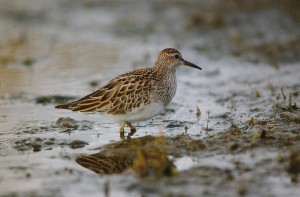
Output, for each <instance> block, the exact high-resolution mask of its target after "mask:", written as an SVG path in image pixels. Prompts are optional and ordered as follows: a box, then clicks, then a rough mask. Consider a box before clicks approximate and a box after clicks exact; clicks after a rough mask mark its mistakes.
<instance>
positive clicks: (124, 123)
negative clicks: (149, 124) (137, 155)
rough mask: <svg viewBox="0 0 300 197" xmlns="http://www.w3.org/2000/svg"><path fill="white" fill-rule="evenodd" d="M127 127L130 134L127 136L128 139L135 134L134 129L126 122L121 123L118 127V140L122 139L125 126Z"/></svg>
mask: <svg viewBox="0 0 300 197" xmlns="http://www.w3.org/2000/svg"><path fill="white" fill-rule="evenodd" d="M126 125H127V126H128V127H129V128H130V131H131V132H130V133H129V134H128V138H130V136H132V135H133V134H134V133H135V132H136V128H135V127H134V126H133V125H132V124H131V123H130V122H128V121H124V122H122V123H121V126H120V138H121V139H124V138H125V137H124V132H125V126H126Z"/></svg>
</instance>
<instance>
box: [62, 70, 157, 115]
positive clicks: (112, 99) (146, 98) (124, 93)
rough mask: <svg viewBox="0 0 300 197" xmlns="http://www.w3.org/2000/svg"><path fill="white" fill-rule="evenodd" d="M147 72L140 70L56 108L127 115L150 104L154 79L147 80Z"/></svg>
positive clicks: (124, 75)
mask: <svg viewBox="0 0 300 197" xmlns="http://www.w3.org/2000/svg"><path fill="white" fill-rule="evenodd" d="M145 75H146V76H147V70H146V69H139V70H135V71H132V72H128V73H125V74H123V75H120V76H118V77H117V78H115V79H113V80H111V81H110V82H108V83H107V84H106V85H104V86H103V87H101V88H100V89H99V90H97V91H95V92H93V93H91V94H89V95H87V96H85V97H83V98H81V99H79V100H78V101H74V102H71V103H67V104H63V105H58V106H56V108H61V109H70V110H72V111H80V112H106V113H107V114H111V115H118V114H125V113H126V112H128V111H131V110H132V109H134V108H137V107H140V106H143V105H147V104H149V103H150V92H151V88H152V83H153V78H152V77H150V78H147V77H145Z"/></svg>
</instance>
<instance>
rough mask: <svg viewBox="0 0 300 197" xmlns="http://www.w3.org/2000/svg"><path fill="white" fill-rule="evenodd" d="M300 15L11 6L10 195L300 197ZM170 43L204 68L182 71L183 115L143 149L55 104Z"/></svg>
mask: <svg viewBox="0 0 300 197" xmlns="http://www.w3.org/2000/svg"><path fill="white" fill-rule="evenodd" d="M141 13H142V14H141ZM299 13H300V12H299V6H298V2H297V1H292V0H291V1H289V2H288V3H281V2H271V3H270V2H269V1H254V3H252V4H248V3H243V2H240V1H232V2H231V3H230V4H224V3H223V2H221V1H213V2H202V1H199V2H194V1H185V2H184V3H182V2H180V1H178V2H169V1H168V2H167V1H166V2H151V3H148V4H145V3H144V2H143V3H140V2H133V3H128V2H126V3H124V2H114V3H112V2H110V1H93V0H92V1H70V0H64V1H61V0H53V1H51V2H50V1H49V2H47V3H46V2H40V1H37V0H26V1H24V0H14V1H9V2H8V1H0V16H1V17H0V27H1V28H0V143H1V150H0V155H1V161H0V175H1V176H0V196H20V195H21V196H43V195H44V196H82V195H85V196H99V195H100V196H174V195H175V196H180V195H182V196H199V195H203V196H220V195H222V196H298V194H299V193H300V190H299V188H300V185H299V176H300V175H299V168H298V166H300V162H299V150H300V147H299V144H300V143H299V140H300V132H299V130H300V118H299V117H300V110H299V106H300V104H299V103H300V82H299V73H300V66H299V62H300V59H299V57H300V55H299V54H300V49H299V46H300V45H299V37H300V34H299V32H300V31H299V25H298V24H299V20H300V17H299ZM269 21H275V22H274V23H270V22H269ZM166 47H175V48H178V49H179V50H180V51H181V52H182V54H183V56H184V58H185V59H187V60H190V61H191V62H194V63H196V64H197V65H199V66H201V67H202V68H203V70H202V71H201V72H200V71H197V72H196V71H195V70H192V69H189V68H179V69H178V71H177V80H178V88H177V94H176V96H175V98H174V99H173V101H172V103H171V104H170V106H168V108H167V109H166V110H165V111H164V112H162V113H161V114H160V115H159V116H157V117H156V118H154V119H152V120H149V121H145V122H139V123H135V125H134V126H136V128H137V132H136V133H135V134H134V135H133V136H131V139H125V140H122V139H121V138H120V133H119V125H117V124H115V123H113V122H111V120H110V119H108V118H106V117H105V116H103V115H101V114H83V113H74V112H70V111H67V110H57V109H55V108H54V106H55V105H56V104H58V103H64V102H67V101H70V100H73V99H76V98H80V97H82V96H84V95H86V94H88V93H90V92H92V91H94V90H96V89H97V88H98V87H100V86H101V85H103V84H104V83H106V82H107V81H108V80H110V79H111V78H112V77H114V76H116V75H118V74H121V73H123V72H125V71H128V70H131V69H134V68H137V67H144V66H147V65H152V64H153V63H154V61H155V58H156V56H157V53H158V52H159V51H160V50H161V49H163V48H166ZM128 134H129V130H127V128H126V131H125V138H126V136H128ZM95 172H96V173H95ZM12 185H13V187H12ZM215 188H218V190H216V189H215Z"/></svg>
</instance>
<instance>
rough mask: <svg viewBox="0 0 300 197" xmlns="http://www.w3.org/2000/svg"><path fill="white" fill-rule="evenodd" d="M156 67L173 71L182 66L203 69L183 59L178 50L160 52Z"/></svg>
mask: <svg viewBox="0 0 300 197" xmlns="http://www.w3.org/2000/svg"><path fill="white" fill-rule="evenodd" d="M155 65H156V66H159V67H163V68H167V69H168V70H169V69H170V70H173V69H175V68H176V67H178V66H180V65H185V66H190V67H193V68H197V69H199V70H202V68H201V67H199V66H197V65H195V64H193V63H191V62H189V61H187V60H185V59H183V57H182V55H181V53H180V52H179V51H178V50H177V49H173V48H166V49H163V50H162V51H160V53H159V55H158V58H157V60H156V63H155Z"/></svg>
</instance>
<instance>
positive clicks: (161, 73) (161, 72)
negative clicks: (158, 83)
mask: <svg viewBox="0 0 300 197" xmlns="http://www.w3.org/2000/svg"><path fill="white" fill-rule="evenodd" d="M153 69H154V70H155V71H156V73H157V76H158V77H161V78H162V80H166V79H167V78H169V77H171V78H174V77H175V74H176V69H175V67H170V66H166V65H161V64H160V63H158V62H156V63H155V65H154V67H153Z"/></svg>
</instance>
